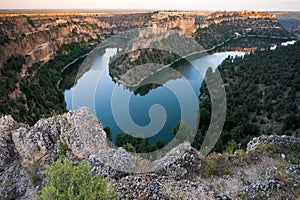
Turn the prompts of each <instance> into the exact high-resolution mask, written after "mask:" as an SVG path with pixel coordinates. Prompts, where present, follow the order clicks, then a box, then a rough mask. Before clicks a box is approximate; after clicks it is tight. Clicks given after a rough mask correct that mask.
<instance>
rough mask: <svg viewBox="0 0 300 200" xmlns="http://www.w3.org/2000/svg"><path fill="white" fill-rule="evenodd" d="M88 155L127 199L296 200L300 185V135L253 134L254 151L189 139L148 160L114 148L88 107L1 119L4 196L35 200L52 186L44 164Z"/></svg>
mask: <svg viewBox="0 0 300 200" xmlns="http://www.w3.org/2000/svg"><path fill="white" fill-rule="evenodd" d="M62 154H64V155H65V156H66V157H67V158H68V159H69V160H70V161H71V162H72V163H74V164H77V163H78V162H79V161H80V160H86V161H87V163H88V164H90V165H91V167H92V172H93V173H94V174H102V175H103V176H104V177H106V178H107V179H108V180H109V181H110V182H111V184H112V185H114V186H115V188H116V189H117V191H118V192H119V196H120V199H296V198H297V197H299V184H300V166H299V163H300V139H299V138H295V137H292V136H261V137H258V138H254V139H253V140H252V141H251V142H250V143H249V144H248V148H247V151H246V152H244V151H242V150H238V151H236V152H235V153H234V154H233V155H221V154H216V153H212V154H210V155H209V156H208V157H203V156H201V155H200V154H199V153H198V151H197V150H195V149H194V148H192V147H191V146H190V145H189V144H188V143H183V144H180V145H179V146H177V147H175V148H174V149H172V150H171V151H169V152H168V153H167V154H166V155H165V156H163V157H162V158H161V159H158V160H156V161H154V162H152V163H151V162H149V163H147V162H145V163H146V165H147V167H148V169H150V172H148V173H134V172H137V171H142V170H141V169H140V168H141V167H145V166H144V165H145V163H144V165H141V162H140V161H141V160H143V159H141V158H138V157H137V155H133V154H130V153H128V152H127V151H125V150H124V149H123V148H116V149H114V148H111V147H109V145H107V141H106V134H105V132H104V131H103V128H102V125H101V123H100V122H99V121H98V120H97V119H96V118H95V117H94V116H92V115H91V114H90V113H89V110H88V109H87V108H81V109H79V110H77V111H70V112H68V113H66V114H64V115H59V116H54V117H52V118H49V119H41V120H40V121H38V122H37V123H36V124H35V125H34V126H32V127H30V126H28V125H25V124H21V123H17V122H15V121H14V120H13V119H12V118H11V117H10V116H4V117H2V118H0V180H1V181H0V199H33V198H34V196H35V195H36V193H37V191H38V190H39V189H41V188H42V187H43V185H44V184H45V182H46V180H45V176H44V169H45V165H46V164H51V163H52V162H53V161H55V160H56V159H57V158H58V157H59V155H62Z"/></svg>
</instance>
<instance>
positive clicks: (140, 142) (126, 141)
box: [115, 132, 165, 153]
mask: <svg viewBox="0 0 300 200" xmlns="http://www.w3.org/2000/svg"><path fill="white" fill-rule="evenodd" d="M115 144H116V145H117V146H118V147H123V148H124V149H126V150H127V151H130V152H134V153H147V152H152V151H155V150H157V149H160V148H162V147H164V146H165V143H164V141H163V140H158V141H156V142H155V143H153V144H151V143H150V140H149V138H142V137H134V136H132V135H130V134H128V133H125V132H121V133H119V134H118V135H117V136H116V142H115Z"/></svg>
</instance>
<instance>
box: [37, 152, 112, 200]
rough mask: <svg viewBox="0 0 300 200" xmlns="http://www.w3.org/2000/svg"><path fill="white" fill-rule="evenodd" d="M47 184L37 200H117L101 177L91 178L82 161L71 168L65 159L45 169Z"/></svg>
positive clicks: (87, 167)
mask: <svg viewBox="0 0 300 200" xmlns="http://www.w3.org/2000/svg"><path fill="white" fill-rule="evenodd" d="M46 175H47V179H48V181H47V183H46V185H45V187H44V188H43V189H42V190H41V191H40V192H39V194H38V195H37V196H36V199H37V200H44V199H45V200H46V199H47V200H52V199H53V200H54V199H55V200H65V199H72V200H79V199H91V200H101V199H105V200H106V199H117V195H116V192H115V190H114V189H113V188H111V187H109V186H108V183H107V181H106V180H105V179H103V178H102V176H100V175H98V176H96V177H93V175H92V174H91V167H90V166H89V165H87V164H86V163H85V162H84V161H82V162H81V163H80V164H79V165H78V166H73V165H72V164H71V163H70V161H69V160H68V159H66V158H65V157H61V158H59V159H58V160H57V161H56V162H54V163H53V164H52V165H50V166H47V167H46Z"/></svg>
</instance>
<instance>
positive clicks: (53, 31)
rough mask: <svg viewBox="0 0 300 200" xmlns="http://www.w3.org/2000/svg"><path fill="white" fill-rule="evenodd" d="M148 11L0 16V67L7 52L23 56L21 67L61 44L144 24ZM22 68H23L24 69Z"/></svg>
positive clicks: (91, 40)
mask: <svg viewBox="0 0 300 200" xmlns="http://www.w3.org/2000/svg"><path fill="white" fill-rule="evenodd" d="M147 16H148V14H120V15H114V16H110V15H105V14H89V15H79V14H78V13H77V14H66V15H51V14H49V15H29V16H25V15H17V16H7V15H5V14H2V15H1V16H0V39H1V41H0V42H1V47H0V52H1V53H0V67H1V66H3V64H4V63H5V62H6V61H7V59H8V58H9V57H11V56H17V55H22V56H24V57H26V64H25V67H29V66H31V65H32V64H33V63H37V62H43V63H44V62H47V61H48V60H49V59H50V58H52V57H53V56H54V55H55V53H56V51H57V49H58V48H59V47H60V46H61V45H63V44H70V43H73V42H86V43H94V42H96V41H98V42H99V41H101V40H103V39H104V35H106V34H111V33H117V32H119V31H124V30H127V29H129V28H134V27H137V26H141V25H143V24H144V22H145V20H147V18H148V17H147ZM25 71H26V69H25V70H23V72H25Z"/></svg>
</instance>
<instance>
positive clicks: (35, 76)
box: [0, 43, 92, 125]
mask: <svg viewBox="0 0 300 200" xmlns="http://www.w3.org/2000/svg"><path fill="white" fill-rule="evenodd" d="M91 48H92V47H91V46H86V45H84V44H81V43H72V44H68V45H63V46H62V47H61V48H60V49H59V50H58V51H57V55H56V56H55V58H53V59H51V60H50V61H49V62H48V63H46V64H44V65H42V66H40V64H35V65H33V66H32V67H31V68H29V69H28V72H27V75H26V76H25V77H23V78H21V77H20V71H21V68H22V65H23V64H24V58H22V57H17V58H10V59H9V60H8V62H7V63H6V64H5V65H4V67H3V68H2V69H1V70H0V75H1V79H0V91H1V92H3V94H2V95H1V97H0V113H3V114H11V115H12V116H13V118H14V119H15V120H17V121H20V122H26V123H29V124H31V125H32V124H34V123H35V122H36V121H37V120H39V119H40V118H41V117H42V116H50V115H53V114H54V113H58V114H60V113H63V112H65V111H66V105H65V101H64V94H63V91H62V90H61V89H60V88H59V87H58V82H59V80H60V78H61V71H62V69H63V68H64V66H65V65H67V64H68V63H69V62H71V61H72V60H74V59H75V58H77V57H79V56H80V55H83V54H85V53H87V52H88V51H90V50H91ZM17 86H18V87H17ZM14 90H16V91H17V93H19V96H16V97H15V98H12V97H9V96H8V94H10V93H11V92H13V91H14Z"/></svg>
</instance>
